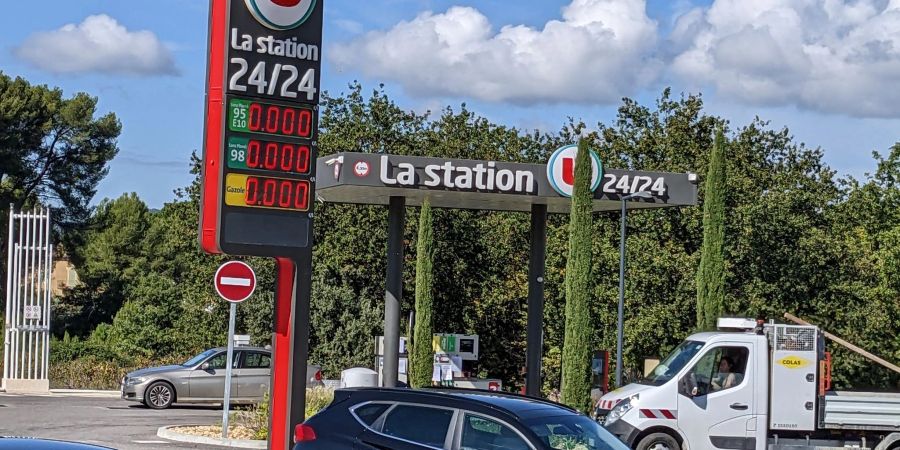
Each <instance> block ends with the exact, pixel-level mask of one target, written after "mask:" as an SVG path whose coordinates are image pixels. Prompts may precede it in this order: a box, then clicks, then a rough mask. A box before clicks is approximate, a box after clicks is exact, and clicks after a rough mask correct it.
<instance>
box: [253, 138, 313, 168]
mask: <svg viewBox="0 0 900 450" xmlns="http://www.w3.org/2000/svg"><path fill="white" fill-rule="evenodd" d="M309 160H310V149H309V147H308V146H306V145H293V144H285V143H280V142H265V141H257V140H255V139H251V140H250V142H248V143H247V168H248V169H264V170H274V171H279V172H290V173H307V172H309V162H310V161H309Z"/></svg>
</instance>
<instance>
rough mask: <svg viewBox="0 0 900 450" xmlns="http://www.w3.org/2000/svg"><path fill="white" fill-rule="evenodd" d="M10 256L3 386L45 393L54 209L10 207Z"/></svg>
mask: <svg viewBox="0 0 900 450" xmlns="http://www.w3.org/2000/svg"><path fill="white" fill-rule="evenodd" d="M7 255H8V257H7V265H6V268H7V270H6V316H5V317H6V319H5V320H6V323H5V333H6V334H5V340H4V348H3V388H4V389H5V390H6V391H8V392H12V391H19V390H21V391H45V390H48V389H49V381H48V376H47V371H48V365H49V361H50V353H49V350H50V297H51V285H50V279H51V275H52V271H53V245H52V244H51V238H50V210H49V209H43V208H41V209H38V210H36V211H34V212H30V213H22V212H19V213H16V212H14V211H13V209H12V208H10V216H9V245H8V246H7Z"/></svg>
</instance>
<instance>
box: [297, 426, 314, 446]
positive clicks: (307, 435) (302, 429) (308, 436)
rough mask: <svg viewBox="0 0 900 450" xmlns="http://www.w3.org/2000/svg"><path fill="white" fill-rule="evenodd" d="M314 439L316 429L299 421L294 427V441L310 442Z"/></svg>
mask: <svg viewBox="0 0 900 450" xmlns="http://www.w3.org/2000/svg"><path fill="white" fill-rule="evenodd" d="M314 440H316V430H313V427H311V426H309V425H307V424H305V423H301V424H299V425H297V426H296V427H294V443H297V442H310V441H314Z"/></svg>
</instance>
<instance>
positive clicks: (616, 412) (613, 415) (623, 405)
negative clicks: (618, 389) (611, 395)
mask: <svg viewBox="0 0 900 450" xmlns="http://www.w3.org/2000/svg"><path fill="white" fill-rule="evenodd" d="M638 398H639V396H638V395H637V394H635V395H632V396H631V398H627V399H625V400H622V401H621V402H619V404H618V405H616V406H615V407H613V409H612V410H611V411H610V412H609V414H607V415H606V423H604V425H606V426H610V425H612V424H613V423H614V422H615V421H617V420H619V419H621V418H622V416H624V415H625V413H627V412H628V411H631V408H634V405H635V403H637V401H638Z"/></svg>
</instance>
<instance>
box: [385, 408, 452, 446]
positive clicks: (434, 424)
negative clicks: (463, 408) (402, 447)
mask: <svg viewBox="0 0 900 450" xmlns="http://www.w3.org/2000/svg"><path fill="white" fill-rule="evenodd" d="M452 418H453V410H450V409H442V408H431V407H427V406H415V405H397V406H396V407H395V408H394V409H392V410H391V411H390V412H388V415H387V417H385V419H384V425H383V426H382V428H381V432H382V433H384V434H386V435H388V436H394V437H398V438H401V439H406V440H407V441H411V442H415V443H418V444H424V445H429V446H431V447H438V448H443V447H444V440H445V439H446V438H447V430H448V429H449V427H450V420H451V419H452Z"/></svg>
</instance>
